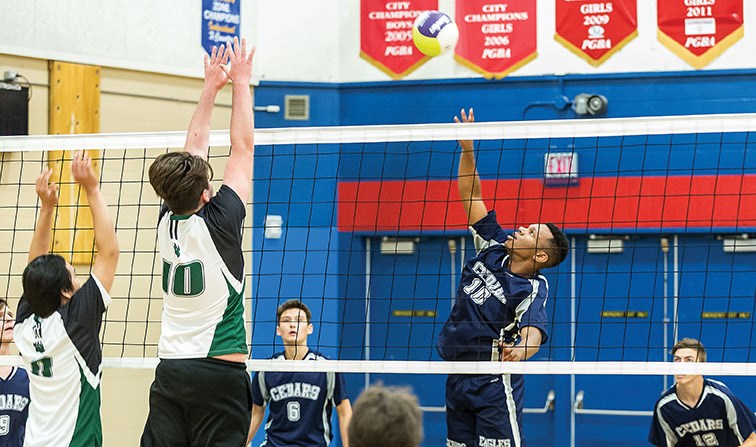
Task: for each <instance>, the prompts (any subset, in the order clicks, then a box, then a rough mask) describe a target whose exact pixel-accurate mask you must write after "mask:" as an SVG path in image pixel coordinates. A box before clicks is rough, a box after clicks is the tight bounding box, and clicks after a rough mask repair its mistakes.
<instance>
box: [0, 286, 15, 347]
mask: <svg viewBox="0 0 756 447" xmlns="http://www.w3.org/2000/svg"><path fill="white" fill-rule="evenodd" d="M0 317H2V331H3V332H2V335H0V348H4V347H7V346H8V344H9V343H11V342H13V324H14V323H15V321H16V319H15V318H14V317H15V315H13V311H12V310H11V309H10V307H8V302H7V301H5V298H0Z"/></svg>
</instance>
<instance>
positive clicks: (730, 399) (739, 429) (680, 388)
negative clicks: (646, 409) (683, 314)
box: [648, 338, 756, 447]
mask: <svg viewBox="0 0 756 447" xmlns="http://www.w3.org/2000/svg"><path fill="white" fill-rule="evenodd" d="M672 359H673V361H675V362H705V361H706V350H705V349H704V347H703V345H702V344H701V342H699V341H698V340H695V339H692V338H683V339H682V340H680V341H679V342H677V343H676V344H675V345H674V346H673V347H672ZM755 430H756V416H754V414H753V412H752V411H751V410H749V409H748V407H746V406H745V404H744V403H743V402H741V401H740V399H738V398H737V397H736V396H735V395H734V394H733V393H732V391H730V389H729V388H727V385H725V384H724V383H722V382H719V381H716V380H712V379H707V378H705V377H704V376H701V375H678V376H675V384H674V385H672V387H671V388H669V389H668V390H667V391H665V392H664V393H663V394H662V396H661V398H660V399H659V400H658V401H657V402H656V406H655V407H654V419H653V422H652V423H651V432H650V433H649V435H648V440H649V442H651V444H653V445H656V446H659V447H699V446H703V447H706V446H720V447H737V446H744V447H755V446H756V433H754V431H755Z"/></svg>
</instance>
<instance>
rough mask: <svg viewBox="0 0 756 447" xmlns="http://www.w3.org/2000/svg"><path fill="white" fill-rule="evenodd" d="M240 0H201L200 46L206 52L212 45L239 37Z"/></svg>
mask: <svg viewBox="0 0 756 447" xmlns="http://www.w3.org/2000/svg"><path fill="white" fill-rule="evenodd" d="M240 5H241V0H202V48H204V49H205V51H207V53H208V54H210V52H211V51H212V49H213V46H216V47H219V46H221V44H224V43H226V44H227V43H229V42H233V40H234V37H240V35H239V24H240V23H241V13H240V9H241V8H240Z"/></svg>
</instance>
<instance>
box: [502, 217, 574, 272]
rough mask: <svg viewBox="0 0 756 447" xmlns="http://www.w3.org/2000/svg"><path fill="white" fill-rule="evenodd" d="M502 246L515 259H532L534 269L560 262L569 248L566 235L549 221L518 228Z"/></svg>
mask: <svg viewBox="0 0 756 447" xmlns="http://www.w3.org/2000/svg"><path fill="white" fill-rule="evenodd" d="M504 246H505V247H506V249H507V251H508V252H509V253H510V254H511V255H512V256H513V257H515V258H517V259H521V260H531V259H532V260H533V262H534V263H535V269H536V270H541V269H544V268H549V267H554V266H557V265H559V264H561V263H562V261H564V259H565V258H566V257H567V252H568V250H569V244H568V242H567V236H565V235H564V232H563V231H562V230H561V229H560V228H559V227H558V226H556V225H554V224H553V223H551V222H549V223H545V224H532V225H530V226H528V227H520V228H518V229H517V231H515V232H514V233H512V235H510V236H509V237H508V238H507V241H506V242H505V243H504Z"/></svg>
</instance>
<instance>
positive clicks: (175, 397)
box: [141, 38, 255, 447]
mask: <svg viewBox="0 0 756 447" xmlns="http://www.w3.org/2000/svg"><path fill="white" fill-rule="evenodd" d="M254 53H255V50H254V48H252V49H251V50H250V51H249V53H248V52H247V43H246V41H245V40H244V39H242V40H241V43H240V42H239V40H238V39H237V38H234V44H233V45H232V46H229V47H228V48H225V49H224V47H223V46H221V48H220V49H217V48H213V50H212V53H211V55H210V56H209V57H207V56H206V57H205V83H204V86H203V89H202V93H201V95H200V99H199V101H198V103H197V108H196V110H195V111H194V114H193V115H192V119H191V122H190V123H189V132H188V134H187V137H186V143H185V145H184V150H183V151H181V152H168V153H166V154H162V155H160V156H159V157H157V158H156V159H155V161H154V162H153V163H152V165H151V166H150V171H149V176H150V184H151V185H152V187H153V189H154V190H155V192H156V193H157V194H158V195H159V196H160V198H161V199H163V201H164V206H163V207H162V208H161V210H160V215H159V220H158V227H157V234H158V248H159V250H160V257H161V260H162V271H163V282H162V284H163V315H162V319H161V327H160V341H159V344H158V357H160V363H158V366H157V368H156V369H155V380H154V381H153V382H152V385H151V386H150V412H149V415H148V416H147V422H146V424H145V427H144V432H143V433H142V438H141V445H142V446H147V447H152V446H156V447H163V446H199V445H203V446H205V445H223V446H242V445H244V441H245V440H246V439H247V434H248V433H249V421H250V417H251V413H252V400H251V399H252V398H251V391H250V386H251V383H250V378H249V374H248V373H247V369H246V365H245V361H246V359H247V334H246V329H245V326H244V315H245V311H244V288H245V287H244V286H245V283H246V281H245V269H244V255H243V253H242V235H243V231H242V228H243V222H244V218H245V216H246V206H247V205H246V204H247V200H248V199H249V197H250V192H251V188H252V160H253V153H254V120H253V113H252V95H251V92H250V86H249V83H250V80H251V77H252V59H253V56H254ZM227 61H228V62H229V63H230V66H228V67H227V66H226V65H225V64H226V62H227ZM229 81H232V82H233V93H232V105H231V129H230V138H231V152H230V154H229V157H228V160H227V161H226V166H225V170H224V171H223V184H222V185H221V187H220V188H218V192H217V193H215V194H213V189H212V185H211V184H210V179H211V178H212V169H211V168H210V164H209V163H208V161H207V160H208V150H209V148H208V146H209V138H210V121H211V115H212V110H213V106H214V105H215V98H216V96H217V94H218V92H219V91H220V90H221V89H222V88H223V87H224V86H225V85H226V84H227V83H228V82H229Z"/></svg>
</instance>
